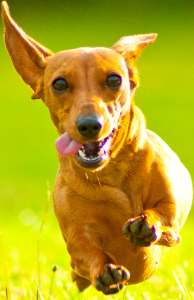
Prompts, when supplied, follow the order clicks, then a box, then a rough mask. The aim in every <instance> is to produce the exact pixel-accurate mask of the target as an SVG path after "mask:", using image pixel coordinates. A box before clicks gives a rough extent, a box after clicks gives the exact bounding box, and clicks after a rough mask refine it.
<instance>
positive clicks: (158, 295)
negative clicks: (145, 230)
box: [0, 0, 194, 300]
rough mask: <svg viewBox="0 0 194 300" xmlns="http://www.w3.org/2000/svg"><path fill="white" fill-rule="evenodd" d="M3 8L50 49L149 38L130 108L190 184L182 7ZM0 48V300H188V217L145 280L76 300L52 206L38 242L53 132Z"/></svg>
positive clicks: (43, 4) (188, 63)
mask: <svg viewBox="0 0 194 300" xmlns="http://www.w3.org/2000/svg"><path fill="white" fill-rule="evenodd" d="M9 4H10V9H11V13H12V15H13V16H14V18H15V19H16V21H17V22H18V23H19V25H20V26H21V27H22V28H23V29H24V30H25V31H26V32H27V33H28V34H29V35H31V36H32V37H34V38H35V39H36V40H38V41H39V42H41V43H42V44H45V46H47V47H49V48H51V50H53V51H59V50H62V49H69V48H73V47H79V46H108V47H109V46H111V45H112V44H113V43H115V42H116V41H117V40H118V39H119V38H120V37H121V36H124V35H130V34H137V33H149V32H157V33H158V38H157V40H156V42H155V43H154V44H153V45H151V46H149V47H148V48H147V49H145V50H144V52H143V53H142V56H141V58H140V59H139V60H138V63H137V64H138V67H139V71H140V79H141V86H140V88H139V89H138V90H137V92H136V95H135V102H136V104H137V105H138V106H139V107H140V108H141V109H142V111H143V112H144V114H145V116H146V119H147V124H148V128H149V129H151V130H153V131H155V132H156V133H157V134H158V135H160V136H161V137H162V138H163V139H164V140H165V141H166V142H167V143H168V144H169V146H170V147H171V148H172V149H173V150H174V151H175V152H176V153H177V154H178V155H179V157H180V159H181V160H182V162H183V163H184V164H185V165H186V167H187V168H188V170H189V172H190V173H191V176H192V177H193V176H194V160H193V149H194V139H193V132H194V122H193V119H194V115H193V112H194V101H193V95H194V85H193V70H194V60H193V53H194V40H193V38H192V37H193V15H192V13H193V9H194V3H192V1H190V3H189V2H188V1H186V2H183V1H176V2H175V1H167V0H162V1H154V0H153V1H152V0H149V1H143V0H139V1H130V0H129V1H128V0H127V1H125V0H122V1H116V0H99V1H90V2H88V1H86V0H81V1H74V0H72V1H70V0H65V1H60V0H55V1H49V0H47V1H46V0H42V1H39V0H28V3H27V2H26V1H25V0H21V1H18V0H10V1H9ZM59 12H60V14H59ZM0 50H1V55H0V65H1V72H0V79H1V80H0V91H1V109H0V141H1V144H0V192H1V193H0V195H1V196H0V232H2V236H3V243H2V242H1V243H0V248H1V249H0V299H2V300H4V299H7V298H6V286H7V287H8V289H9V295H8V299H25V300H28V299H30V300H31V299H32V300H33V299H41V295H42V299H49V293H50V292H49V291H51V293H50V294H51V295H50V299H80V300H81V299H84V300H85V299H89V300H91V299H135V300H136V299H138V300H139V299H153V300H155V299H194V272H193V270H194V255H193V249H194V241H193V236H194V231H193V217H194V211H193V209H192V210H191V213H190V215H189V217H188V220H187V222H186V224H185V225H184V227H183V229H182V231H181V236H182V243H181V245H179V246H176V247H174V248H171V249H169V251H168V253H167V255H166V257H165V258H164V260H163V262H162V264H161V265H160V267H159V269H158V271H157V272H156V275H155V276H154V277H153V278H152V279H150V280H148V281H146V282H144V283H141V284H138V285H134V286H129V287H127V289H126V290H125V289H124V290H122V291H121V292H120V293H119V294H118V295H115V296H109V297H105V296H103V295H102V294H101V293H98V292H96V291H95V290H94V289H93V288H89V289H87V290H86V291H84V292H83V293H78V291H77V288H76V286H75V285H74V283H72V281H71V278H70V267H69V265H70V258H69V255H68V253H67V250H66V246H65V243H64V241H63V240H62V236H61V233H60V229H59V226H58V223H57V220H56V217H55V216H54V212H53V206H52V201H50V204H49V207H48V212H47V217H46V220H45V222H44V226H43V229H42V232H41V238H40V239H38V238H39V236H40V228H41V224H42V220H43V218H44V214H45V209H46V206H47V181H49V185H50V190H51V192H52V191H53V186H54V181H55V176H56V173H57V169H58V161H57V156H56V151H55V147H54V142H55V139H56V138H57V133H56V131H55V129H54V127H53V125H52V124H51V121H50V117H49V113H48V111H47V108H46V107H45V106H44V104H43V103H41V101H38V100H37V101H32V100H30V95H31V92H30V90H29V87H27V86H26V85H25V84H24V83H23V82H22V80H21V79H20V78H19V76H18V75H17V74H16V72H15V70H14V68H13V67H12V64H11V61H10V59H9V57H8V54H7V52H6V50H5V46H4V43H3V40H0ZM2 245H3V246H2ZM2 248H3V249H2ZM38 249H39V250H38ZM53 265H57V266H58V269H57V271H56V272H55V273H54V274H53V272H52V266H53ZM5 267H6V268H5ZM38 270H39V271H38ZM173 271H174V273H173ZM6 273H7V277H8V279H6ZM38 274H39V275H40V276H38ZM39 277H40V279H39ZM38 282H41V286H40V284H38ZM51 285H52V289H51ZM37 289H38V291H39V295H38V296H37Z"/></svg>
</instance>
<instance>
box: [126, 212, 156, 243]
mask: <svg viewBox="0 0 194 300" xmlns="http://www.w3.org/2000/svg"><path fill="white" fill-rule="evenodd" d="M123 234H124V235H126V236H127V237H128V238H129V240H130V242H131V243H133V244H135V245H137V246H139V247H149V246H150V245H151V243H153V242H154V241H156V240H157V234H156V226H155V225H153V226H150V225H149V222H148V220H147V216H146V215H141V216H139V217H136V218H134V219H130V220H129V221H128V222H127V223H126V224H125V225H124V226H123Z"/></svg>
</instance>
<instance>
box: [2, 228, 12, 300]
mask: <svg viewBox="0 0 194 300" xmlns="http://www.w3.org/2000/svg"><path fill="white" fill-rule="evenodd" d="M0 236H1V249H2V250H1V251H2V258H3V266H4V273H5V285H6V288H5V292H6V299H9V295H10V289H9V279H8V270H7V261H6V256H5V248H4V243H3V233H2V232H0Z"/></svg>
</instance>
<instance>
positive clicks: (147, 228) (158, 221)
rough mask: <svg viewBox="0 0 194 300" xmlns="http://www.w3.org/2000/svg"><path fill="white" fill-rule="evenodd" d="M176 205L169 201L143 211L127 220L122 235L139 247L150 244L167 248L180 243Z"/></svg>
mask: <svg viewBox="0 0 194 300" xmlns="http://www.w3.org/2000/svg"><path fill="white" fill-rule="evenodd" d="M176 211H177V207H176V204H175V203H174V204H173V203H172V202H170V201H169V205H168V204H167V203H164V204H161V205H159V206H158V207H155V208H153V209H147V210H144V211H143V212H142V213H141V214H140V215H139V216H137V217H135V218H132V219H129V221H128V222H127V223H126V224H125V225H124V227H123V233H124V234H125V235H126V236H127V237H128V238H129V239H130V241H131V242H132V243H133V244H135V245H137V246H140V247H148V246H150V245H151V244H157V245H164V246H167V247H170V246H173V245H176V244H177V243H179V241H180V236H179V234H178V232H179V229H180V228H179V222H178V212H177V213H176Z"/></svg>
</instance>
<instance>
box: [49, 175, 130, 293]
mask: <svg viewBox="0 0 194 300" xmlns="http://www.w3.org/2000/svg"><path fill="white" fill-rule="evenodd" d="M54 208H55V213H56V216H57V218H58V221H59V224H60V227H61V231H62V233H63V236H64V239H65V240H66V243H67V250H68V252H69V254H70V256H71V267H72V269H73V274H72V275H73V276H72V277H73V280H74V281H76V283H77V286H78V288H79V290H80V291H82V290H83V289H84V288H86V287H87V286H88V285H89V284H90V282H91V283H92V285H93V286H94V287H95V288H96V289H97V290H99V291H102V292H103V293H104V294H107V295H108V294H115V293H117V292H118V291H119V290H120V289H122V287H123V285H124V284H125V283H126V282H127V281H128V280H129V277H130V274H129V271H128V270H127V269H126V268H124V267H123V266H120V265H117V264H116V262H115V259H114V257H111V256H110V255H109V254H108V253H106V252H105V251H104V250H103V246H102V232H101V230H99V229H98V227H99V226H101V228H102V231H103V228H104V226H105V227H106V225H103V224H100V223H99V218H98V215H99V213H98V211H96V208H95V205H94V204H93V203H92V201H90V200H88V199H85V198H82V197H80V196H79V195H78V194H77V193H76V192H75V191H73V190H72V189H71V188H69V186H67V185H66V184H65V182H64V181H63V179H61V176H60V175H58V179H57V182H56V185H55V190H54Z"/></svg>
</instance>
